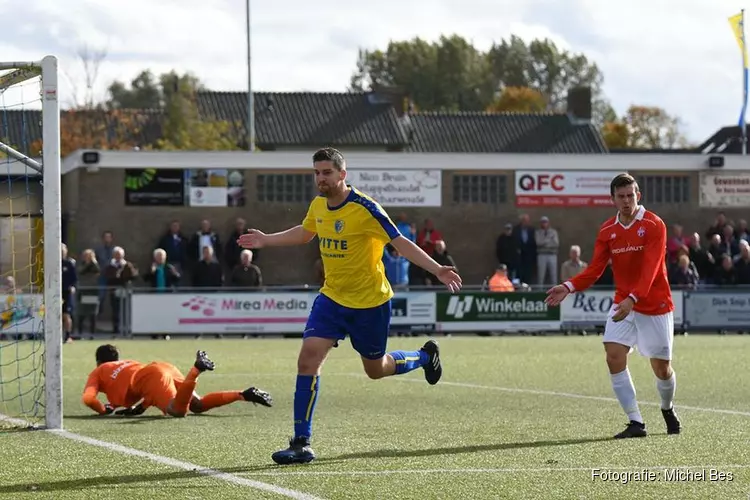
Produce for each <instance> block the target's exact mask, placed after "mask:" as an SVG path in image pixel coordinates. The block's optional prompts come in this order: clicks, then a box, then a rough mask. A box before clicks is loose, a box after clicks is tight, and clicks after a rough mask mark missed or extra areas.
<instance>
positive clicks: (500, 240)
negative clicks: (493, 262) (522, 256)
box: [495, 223, 519, 279]
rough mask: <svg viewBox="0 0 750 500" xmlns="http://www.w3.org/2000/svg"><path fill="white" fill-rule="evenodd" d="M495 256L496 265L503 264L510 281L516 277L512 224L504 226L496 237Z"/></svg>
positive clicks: (516, 263)
mask: <svg viewBox="0 0 750 500" xmlns="http://www.w3.org/2000/svg"><path fill="white" fill-rule="evenodd" d="M495 256H496V257H497V263H498V264H505V267H506V269H507V273H508V276H510V278H511V279H513V278H515V277H516V276H517V275H518V271H517V270H518V257H519V255H518V244H517V243H516V239H515V238H514V237H513V224H511V223H508V224H505V230H504V231H503V233H502V234H501V235H500V236H498V237H497V242H496V243H495Z"/></svg>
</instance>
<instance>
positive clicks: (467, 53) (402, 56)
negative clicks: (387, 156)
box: [351, 35, 609, 124]
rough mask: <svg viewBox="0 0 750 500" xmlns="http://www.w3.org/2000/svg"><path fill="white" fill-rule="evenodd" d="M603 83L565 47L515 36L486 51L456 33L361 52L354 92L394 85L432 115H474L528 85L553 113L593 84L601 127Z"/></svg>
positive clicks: (581, 57) (604, 107) (604, 108)
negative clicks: (441, 112) (508, 91)
mask: <svg viewBox="0 0 750 500" xmlns="http://www.w3.org/2000/svg"><path fill="white" fill-rule="evenodd" d="M602 83H603V76H602V73H601V71H600V70H599V67H598V66H597V65H596V64H595V63H593V62H591V61H589V60H588V58H587V57H586V56H585V55H583V54H577V53H571V52H568V51H564V50H561V49H559V48H558V47H557V46H556V45H555V43H554V42H552V41H551V40H547V39H545V40H534V41H532V42H531V43H528V44H527V43H526V42H524V41H523V40H522V39H521V38H519V37H517V36H511V37H510V39H508V40H502V41H501V42H500V43H499V44H493V46H492V47H491V48H490V49H489V51H487V52H481V51H479V50H478V49H476V48H475V47H473V46H472V45H471V43H469V42H468V41H467V40H465V39H463V38H462V37H460V36H457V35H453V36H451V37H441V38H440V40H439V41H438V42H435V43H428V42H426V41H424V40H422V39H419V38H415V39H413V40H410V41H401V42H390V43H389V44H388V47H387V48H386V50H385V51H381V50H374V51H367V50H360V52H359V58H358V61H357V69H356V71H355V73H354V74H353V76H352V80H351V89H352V90H360V91H361V90H372V89H374V88H377V87H378V86H394V87H397V88H401V89H403V91H404V92H405V93H406V94H408V95H409V97H410V98H411V99H412V100H413V101H414V102H415V104H416V105H417V106H419V108H420V109H423V110H426V111H429V110H440V109H447V110H464V111H472V110H482V109H487V108H488V106H490V105H491V103H492V102H493V101H495V100H496V99H497V97H498V93H501V92H502V91H503V90H504V89H505V88H507V87H527V88H530V89H533V90H535V91H537V92H539V93H540V94H541V95H542V97H543V98H544V101H545V103H546V109H547V110H549V111H558V112H563V111H565V110H566V103H567V93H568V90H569V89H571V88H573V87H576V86H588V87H591V89H592V95H593V112H594V122H595V123H598V124H601V123H604V121H605V120H604V116H605V115H606V114H607V112H608V110H609V105H608V103H607V102H606V99H605V98H604V95H603V93H602V89H601V86H602ZM501 95H502V94H501Z"/></svg>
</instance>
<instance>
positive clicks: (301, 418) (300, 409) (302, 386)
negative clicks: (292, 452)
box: [294, 375, 320, 439]
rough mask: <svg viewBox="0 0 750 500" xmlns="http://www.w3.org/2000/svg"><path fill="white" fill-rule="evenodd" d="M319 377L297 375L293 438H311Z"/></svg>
mask: <svg viewBox="0 0 750 500" xmlns="http://www.w3.org/2000/svg"><path fill="white" fill-rule="evenodd" d="M318 387H320V376H319V375H297V389H296V390H295V391H294V437H306V438H308V439H309V438H310V437H312V419H313V413H315V403H316V402H317V401H318Z"/></svg>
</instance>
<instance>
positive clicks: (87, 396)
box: [81, 370, 108, 415]
mask: <svg viewBox="0 0 750 500" xmlns="http://www.w3.org/2000/svg"><path fill="white" fill-rule="evenodd" d="M98 394H99V375H98V373H97V372H96V370H95V371H93V372H91V374H90V375H89V378H88V380H87V381H86V387H85V388H84V389H83V397H82V398H81V400H82V401H83V404H85V405H86V406H88V407H89V408H91V409H92V410H94V411H95V412H96V413H98V414H99V415H105V414H107V413H108V410H107V408H106V407H105V406H104V404H102V402H101V401H99V398H97V397H96V396H97V395H98Z"/></svg>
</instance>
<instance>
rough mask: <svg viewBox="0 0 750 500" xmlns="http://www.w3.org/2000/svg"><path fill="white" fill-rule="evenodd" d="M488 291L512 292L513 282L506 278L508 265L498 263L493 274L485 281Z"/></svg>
mask: <svg viewBox="0 0 750 500" xmlns="http://www.w3.org/2000/svg"><path fill="white" fill-rule="evenodd" d="M485 283H486V287H487V288H488V289H489V291H490V292H498V293H499V292H512V291H514V290H515V288H514V287H513V283H512V282H511V280H510V278H508V266H506V265H505V264H498V266H497V269H495V274H493V275H492V276H490V277H489V279H488V280H487V281H486V282H485Z"/></svg>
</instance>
